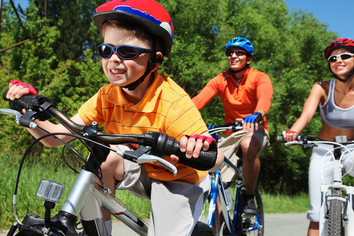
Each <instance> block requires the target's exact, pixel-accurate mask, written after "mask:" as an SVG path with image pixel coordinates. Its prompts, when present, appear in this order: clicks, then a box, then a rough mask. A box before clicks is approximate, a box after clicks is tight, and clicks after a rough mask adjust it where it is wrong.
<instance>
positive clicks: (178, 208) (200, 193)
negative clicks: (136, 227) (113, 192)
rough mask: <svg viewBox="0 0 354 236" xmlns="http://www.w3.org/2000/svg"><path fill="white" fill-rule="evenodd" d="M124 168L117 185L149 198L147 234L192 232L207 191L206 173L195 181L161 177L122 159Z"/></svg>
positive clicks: (162, 234)
mask: <svg viewBox="0 0 354 236" xmlns="http://www.w3.org/2000/svg"><path fill="white" fill-rule="evenodd" d="M124 170H125V175H124V180H122V181H120V182H118V183H117V185H116V188H117V189H119V190H129V191H130V192H131V193H133V194H134V195H136V196H138V197H141V198H147V199H150V200H151V212H150V220H149V231H148V235H155V236H159V235H161V236H166V235H181V236H186V235H191V233H192V231H193V228H194V226H195V224H196V222H197V221H198V218H199V215H200V213H201V211H202V208H203V204H204V201H205V199H206V198H207V196H208V194H209V191H210V184H211V183H210V177H209V175H208V176H207V177H206V178H205V179H204V180H202V181H201V182H200V183H198V184H191V183H186V182H182V181H160V180H156V179H152V178H150V177H148V176H147V174H146V172H145V170H144V168H143V167H142V166H141V165H139V164H137V163H134V162H131V161H128V160H124Z"/></svg>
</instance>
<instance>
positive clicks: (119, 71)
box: [111, 69, 124, 74]
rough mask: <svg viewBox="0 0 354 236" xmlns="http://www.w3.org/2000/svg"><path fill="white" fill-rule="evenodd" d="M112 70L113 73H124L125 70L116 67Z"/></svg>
mask: <svg viewBox="0 0 354 236" xmlns="http://www.w3.org/2000/svg"><path fill="white" fill-rule="evenodd" d="M111 72H112V73H113V74H122V73H123V72H124V71H123V70H114V69H112V70H111Z"/></svg>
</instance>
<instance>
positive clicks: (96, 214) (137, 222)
mask: <svg viewBox="0 0 354 236" xmlns="http://www.w3.org/2000/svg"><path fill="white" fill-rule="evenodd" d="M96 178H97V177H96V175H94V174H93V173H91V172H89V171H86V170H81V171H80V174H79V176H78V178H77V180H76V182H75V184H74V185H73V187H72V189H71V191H70V193H69V195H68V197H67V199H66V201H65V203H64V204H63V206H62V208H61V211H63V212H66V213H69V214H72V215H75V216H79V218H80V220H81V223H82V225H83V227H84V230H85V232H87V233H88V232H90V233H89V234H88V235H96V233H94V234H93V232H97V235H104V236H106V235H107V236H109V234H108V232H107V230H106V226H105V223H104V220H103V218H102V213H101V208H102V207H103V208H104V209H106V210H107V211H109V212H111V213H112V215H113V216H114V217H116V218H117V219H119V220H121V221H122V222H123V223H124V224H126V225H127V226H129V227H130V228H131V229H132V230H134V231H135V232H136V233H138V234H139V235H146V234H147V230H148V227H147V224H146V223H145V222H144V221H142V220H141V219H140V218H138V217H137V216H135V215H134V214H133V213H131V212H130V211H129V210H127V209H126V208H125V207H124V206H123V205H121V204H120V203H119V202H117V201H116V200H115V197H114V196H112V195H111V194H110V193H109V192H108V191H103V190H102V189H100V188H98V187H97V186H96ZM88 206H89V207H88ZM91 232H92V234H91Z"/></svg>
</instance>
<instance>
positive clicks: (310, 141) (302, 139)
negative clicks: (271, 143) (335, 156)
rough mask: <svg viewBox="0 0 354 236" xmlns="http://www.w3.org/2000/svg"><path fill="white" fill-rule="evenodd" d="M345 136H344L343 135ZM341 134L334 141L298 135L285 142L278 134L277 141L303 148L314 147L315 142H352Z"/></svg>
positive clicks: (340, 143) (339, 144) (345, 143)
mask: <svg viewBox="0 0 354 236" xmlns="http://www.w3.org/2000/svg"><path fill="white" fill-rule="evenodd" d="M344 137H345V136H344ZM344 137H343V136H337V137H336V139H335V140H334V141H329V140H325V139H321V138H318V137H313V136H300V135H298V136H297V137H296V140H295V141H291V142H287V141H286V140H285V139H284V137H283V136H278V137H277V141H278V142H281V143H285V145H296V144H298V145H302V146H303V147H304V148H309V147H314V146H315V145H316V143H324V144H332V145H338V146H341V145H348V144H354V140H352V141H347V139H346V137H345V138H344Z"/></svg>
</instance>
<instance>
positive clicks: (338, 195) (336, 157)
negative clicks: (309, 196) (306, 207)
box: [278, 136, 354, 236]
mask: <svg viewBox="0 0 354 236" xmlns="http://www.w3.org/2000/svg"><path fill="white" fill-rule="evenodd" d="M278 141H280V142H286V140H285V139H284V138H283V136H279V137H278ZM317 143H320V144H321V143H322V144H327V145H332V146H333V149H328V152H327V153H326V154H325V155H324V157H326V156H327V155H331V157H332V158H333V174H332V182H331V183H329V184H325V183H322V184H321V187H320V191H321V207H320V220H319V235H320V236H327V235H328V234H333V235H337V234H338V235H339V234H341V233H342V232H343V231H342V229H344V235H346V236H351V235H354V211H353V206H354V205H353V196H354V187H353V186H346V185H344V184H343V182H342V179H343V175H342V169H343V163H342V160H343V157H344V154H345V153H346V152H349V151H350V150H353V149H348V148H347V146H345V145H348V144H349V145H354V142H353V141H350V142H347V139H346V137H345V136H337V137H336V138H335V141H327V140H322V139H319V138H316V137H311V136H298V137H297V141H291V142H287V143H285V145H293V144H300V145H302V146H303V147H304V148H309V147H314V146H316V144H317ZM342 149H343V150H345V152H343V150H342ZM352 155H353V154H352ZM327 157H328V156H327ZM332 231H336V232H332Z"/></svg>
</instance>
